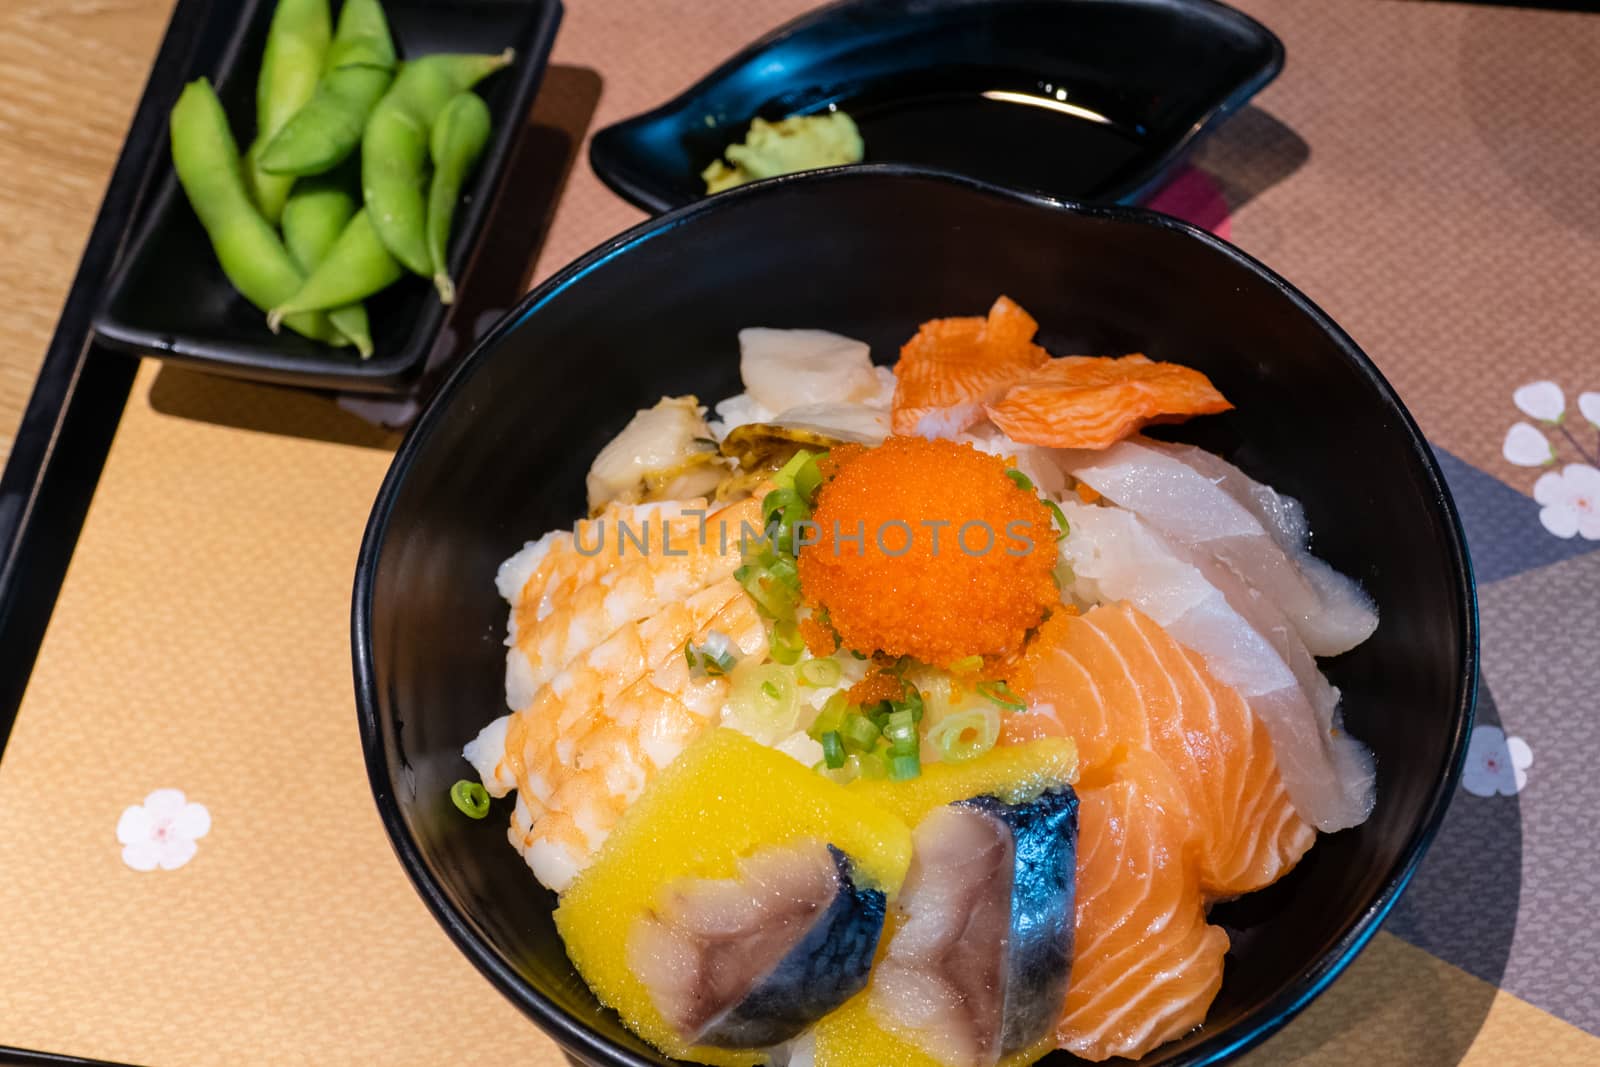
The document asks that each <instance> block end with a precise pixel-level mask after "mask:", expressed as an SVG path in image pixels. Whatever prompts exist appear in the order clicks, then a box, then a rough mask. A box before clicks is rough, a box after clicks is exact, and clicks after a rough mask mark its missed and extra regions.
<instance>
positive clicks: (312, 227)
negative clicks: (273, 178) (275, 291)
mask: <svg viewBox="0 0 1600 1067" xmlns="http://www.w3.org/2000/svg"><path fill="white" fill-rule="evenodd" d="M352 177H353V175H351V174H350V173H349V171H348V170H347V168H344V167H340V168H338V169H337V170H332V171H329V172H328V173H327V174H315V175H312V176H311V177H309V178H301V179H299V180H298V181H296V182H295V183H294V191H293V192H292V193H290V194H289V202H288V203H287V204H285V205H284V208H283V243H284V245H285V246H287V247H288V249H289V255H291V256H293V257H294V261H295V265H296V266H298V267H299V268H300V272H301V273H302V274H308V275H309V274H310V273H311V272H312V271H313V270H315V269H316V267H317V264H318V263H321V262H322V259H323V257H324V256H326V255H327V254H328V250H329V249H330V248H332V247H333V244H334V242H335V241H337V240H338V239H339V235H340V234H341V233H343V232H344V228H345V225H346V224H347V223H349V221H350V219H351V216H353V215H354V214H355V213H356V209H357V208H358V207H359V204H358V203H357V200H356V192H355V188H354V187H353V186H352V185H351V184H350V179H351V178H352Z"/></svg>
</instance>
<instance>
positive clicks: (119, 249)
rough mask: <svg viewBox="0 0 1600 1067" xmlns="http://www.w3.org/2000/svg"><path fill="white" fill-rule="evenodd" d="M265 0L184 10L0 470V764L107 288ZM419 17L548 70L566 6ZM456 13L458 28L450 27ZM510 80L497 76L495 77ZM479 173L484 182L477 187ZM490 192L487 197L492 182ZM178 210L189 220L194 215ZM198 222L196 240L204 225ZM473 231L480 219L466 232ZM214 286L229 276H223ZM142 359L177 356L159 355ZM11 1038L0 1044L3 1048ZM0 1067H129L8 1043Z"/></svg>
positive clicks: (77, 456) (69, 529) (116, 393)
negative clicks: (174, 142)
mask: <svg viewBox="0 0 1600 1067" xmlns="http://www.w3.org/2000/svg"><path fill="white" fill-rule="evenodd" d="M261 2H264V0H258V2H256V3H247V4H245V5H242V6H241V5H240V4H238V3H236V2H234V0H176V3H175V4H174V6H173V9H172V17H171V19H170V21H169V22H168V24H167V29H166V35H165V36H164V37H163V39H162V43H161V46H160V48H159V50H158V51H157V53H156V57H155V61H154V63H153V64H152V66H151V70H150V74H149V78H148V80H147V81H146V83H145V88H144V94H143V96H141V97H140V100H139V105H138V108H137V109H136V110H135V112H134V114H133V119H132V121H131V122H130V124H129V127H128V132H127V136H126V139H125V140H124V142H123V145H122V152H121V155H120V156H118V158H117V162H116V165H115V166H114V167H113V168H112V171H111V177H110V181H109V184H108V185H107V187H106V191H105V195H104V197H103V199H102V200H101V203H100V210H99V213H98V215H97V216H96V217H95V222H94V227H93V228H92V229H91V230H90V233H89V238H88V241H87V243H86V244H85V246H84V251H83V257H82V259H81V260H80V262H79V264H78V270H77V273H76V275H75V276H74V278H73V282H72V287H71V289H69V290H68V292H67V297H66V301H65V304H64V305H63V307H62V310H61V316H60V318H59V320H58V321H57V323H56V329H55V333H54V334H53V335H52V337H51V339H50V343H49V346H48V347H47V348H46V350H45V354H44V359H43V361H42V363H41V365H40V370H39V375H38V378H37V380H36V381H35V383H34V388H33V393H32V395H31V396H30V397H29V400H28V405H27V407H26V409H25V410H24V412H23V416H22V422H21V423H20V425H19V426H18V428H17V432H16V436H15V438H14V440H13V442H12V446H11V452H10V455H9V456H8V457H7V459H6V462H5V465H4V470H3V472H0V756H3V754H4V749H5V745H6V741H7V739H8V738H9V736H10V733H11V727H12V724H13V723H14V721H15V719H16V714H17V710H18V707H19V706H20V704H21V701H22V695H23V691H24V690H25V689H26V687H27V684H28V678H29V675H30V674H31V673H32V670H33V664H34V659H35V656H36V654H37V652H38V648H39V642H40V640H41V638H42V637H43V635H44V630H45V627H46V625H47V624H48V622H49V620H50V615H51V612H52V610H53V609H54V607H55V602H56V598H57V596H58V594H59V593H60V589H61V582H62V580H63V578H64V577H65V574H66V569H67V564H68V561H69V560H70V559H71V557H72V552H73V549H74V547H75V545H76V543H77V538H78V534H79V531H80V530H81V528H82V525H83V520H84V516H85V514H86V513H87V511H88V509H89V503H90V500H91V498H92V497H93V495H94V492H95V488H96V485H97V484H98V482H99V479H100V473H101V469H102V467H103V465H104V462H105V457H106V455H107V452H108V451H109V449H110V447H111V441H112V438H113V437H114V436H115V434H116V430H117V424H118V422H119V421H120V419H121V417H122V412H123V409H124V407H125V405H126V403H127V398H128V394H129V391H130V389H131V388H132V385H133V380H134V374H135V372H136V371H137V369H138V366H139V359H138V358H137V355H136V354H129V352H128V350H127V349H126V347H125V346H119V345H116V344H113V343H108V340H107V339H106V338H103V337H101V336H99V335H98V334H97V332H96V329H95V327H96V319H97V316H98V314H99V312H100V309H101V308H102V306H103V305H104V303H105V300H106V296H107V293H108V291H109V290H108V282H109V281H110V280H111V279H112V277H113V275H114V274H116V273H118V272H119V271H120V270H124V269H126V268H125V264H126V263H127V261H128V258H129V255H130V250H131V249H132V247H133V246H134V244H135V242H136V240H137V238H138V236H139V235H140V233H141V226H142V222H141V220H145V219H147V218H149V217H150V213H151V212H152V211H153V210H154V205H155V204H156V203H157V202H158V201H159V199H160V198H161V196H162V193H163V191H164V186H166V185H170V184H172V169H171V166H170V163H169V157H168V144H167V114H168V112H169V111H171V109H172V105H173V103H174V102H175V101H176V100H177V98H178V94H179V92H180V91H181V90H182V88H183V86H184V84H185V83H186V82H188V81H190V80H191V79H193V78H195V77H199V76H200V75H202V74H206V73H208V72H215V71H217V70H220V69H222V68H223V66H224V62H223V61H224V60H225V59H226V58H227V57H228V56H229V55H231V54H234V53H235V52H236V51H237V50H238V48H239V45H240V41H241V38H242V36H243V35H244V33H245V31H244V30H242V29H241V23H242V21H243V20H246V19H248V18H249V17H251V16H252V15H254V14H255V13H256V12H258V10H259V6H260V3H261ZM386 6H387V5H386ZM397 6H398V5H397ZM424 6H427V7H428V21H429V22H430V23H431V24H435V26H436V28H435V29H434V30H433V32H434V33H435V35H436V36H435V38H434V39H436V40H437V41H438V47H441V48H444V47H448V48H465V47H472V46H473V45H472V43H471V42H474V41H477V40H480V39H482V38H481V37H480V36H478V35H479V34H482V33H483V32H484V31H483V25H484V24H485V21H484V20H486V19H488V18H490V17H493V16H497V15H498V16H500V17H503V16H506V15H507V14H508V13H509V12H511V11H513V10H514V9H516V10H521V11H523V12H524V13H525V14H526V13H531V14H532V15H533V16H535V17H536V19H537V27H538V33H537V35H536V42H535V45H534V46H533V47H530V48H529V50H528V51H527V52H526V53H525V57H526V58H528V59H530V60H532V59H534V58H535V56H536V57H537V61H536V62H535V63H533V64H532V65H533V66H535V67H537V68H539V69H540V70H542V68H543V66H544V59H545V56H546V55H547V54H548V51H549V47H550V42H551V39H552V37H553V35H554V33H555V29H556V24H557V22H558V20H559V18H560V14H561V5H560V3H559V2H558V0H531V2H530V0H523V2H522V3H520V4H518V3H513V2H511V0H469V2H468V3H465V4H452V3H446V2H445V0H432V2H430V3H429V4H427V5H424V4H422V3H415V2H414V3H413V6H412V8H411V11H412V12H413V15H412V16H410V17H411V18H412V19H413V20H416V19H419V18H420V16H421V13H422V11H423V8H424ZM446 8H449V9H450V11H449V12H448V13H447V12H446V10H445V9H446ZM457 12H459V18H460V20H461V23H462V25H459V26H457V25H455V20H456V18H457ZM447 22H449V23H450V26H449V28H448V30H447V29H446V25H445V24H446V23H447ZM396 23H397V25H396V30H397V34H407V33H411V32H412V31H411V30H409V29H405V28H403V25H402V24H401V22H400V20H399V19H398V18H397V19H396ZM512 43H513V46H514V47H519V48H520V47H522V45H521V44H519V43H516V42H512ZM504 44H505V42H502V43H500V44H497V45H496V48H499V47H504ZM509 74H510V72H509V71H503V72H501V73H500V74H498V75H497V77H500V78H506V77H507V75H509ZM253 77H254V74H253V72H252V73H251V75H250V78H253ZM247 80H248V79H247ZM536 82H537V78H535V84H536ZM489 88H490V83H485V92H486V93H487V92H488V91H489ZM486 98H487V97H486ZM527 103H528V100H526V99H525V100H524V103H523V104H520V105H518V106H519V107H520V108H521V110H520V111H518V112H517V113H516V114H515V117H514V122H512V123H509V124H504V125H506V126H510V127H513V129H512V133H513V134H514V133H515V132H516V131H518V130H520V129H521V127H522V125H523V123H524V120H525V117H526V115H527V113H528V108H527V106H526V104H527ZM484 173H487V172H486V171H480V172H479V174H480V178H481V176H482V175H483V174H484ZM485 188H486V189H492V185H490V186H486V187H485ZM490 200H491V197H490V196H487V195H476V194H475V195H474V201H475V203H477V204H482V205H483V206H484V207H485V208H486V207H487V205H488V203H489V201H490ZM180 206H184V205H181V203H180ZM184 210H185V211H187V210H188V209H187V207H186V206H184ZM479 210H482V209H481V208H480V209H479ZM193 225H194V226H195V228H196V229H195V232H196V233H197V234H198V223H193ZM477 225H478V222H477V221H476V220H475V221H474V222H473V224H472V226H473V228H476V227H477ZM456 254H461V255H462V260H461V261H460V264H461V265H464V264H465V263H466V262H467V261H469V260H470V257H471V253H470V251H469V252H466V253H460V252H458V253H456ZM453 262H456V261H454V260H453ZM461 273H465V272H464V271H462V272H461ZM217 277H218V279H220V278H221V273H220V270H218V274H217ZM269 336H270V335H269ZM134 351H135V352H136V353H137V352H138V351H155V352H156V353H157V354H160V355H163V356H165V357H167V358H179V357H175V356H174V354H173V353H172V352H170V351H163V350H161V349H159V348H156V347H155V346H152V348H151V349H146V350H140V349H135V350H134ZM211 369H219V368H217V367H214V366H213V367H212V368H211ZM3 1039H4V1035H3V1034H0V1042H3ZM0 1064H38V1065H41V1067H42V1065H57V1067H63V1065H71V1067H132V1065H129V1064H117V1063H108V1062H106V1061H101V1060H90V1059H84V1058H81V1057H77V1056H72V1055H67V1054H61V1053H55V1052H46V1051H36V1050H28V1049H21V1048H15V1047H12V1046H9V1045H5V1044H3V1043H0Z"/></svg>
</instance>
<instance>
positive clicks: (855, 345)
mask: <svg viewBox="0 0 1600 1067" xmlns="http://www.w3.org/2000/svg"><path fill="white" fill-rule="evenodd" d="M739 376H740V377H741V378H743V379H744V387H745V389H746V391H748V392H749V394H750V398H751V399H752V400H754V401H755V402H756V403H757V404H760V405H761V406H762V407H764V408H766V409H767V410H768V411H779V412H781V411H787V410H788V409H790V408H793V407H799V406H800V405H802V404H828V403H832V404H841V403H861V402H864V401H867V400H870V399H872V398H874V397H876V396H877V395H878V392H879V380H878V375H877V373H876V372H875V371H874V370H873V367H872V350H871V349H870V348H868V347H867V345H866V344H864V343H862V342H861V341H856V340H853V339H851V338H849V337H843V336H841V335H839V334H836V333H829V332H828V331H826V330H773V329H767V328H765V327H759V326H758V327H751V328H749V329H744V330H740V331H739Z"/></svg>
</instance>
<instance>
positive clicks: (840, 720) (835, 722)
mask: <svg viewBox="0 0 1600 1067" xmlns="http://www.w3.org/2000/svg"><path fill="white" fill-rule="evenodd" d="M849 708H850V700H849V698H848V697H846V696H845V695H844V694H843V693H835V694H833V696H831V697H829V698H828V700H827V703H825V704H823V705H822V710H821V711H819V712H817V717H816V719H815V720H814V721H813V722H812V723H811V726H810V728H809V729H807V730H806V733H807V734H809V735H811V740H813V741H821V740H822V735H823V734H826V733H829V732H831V731H835V730H839V729H841V728H842V727H843V726H844V717H845V713H846V712H847V711H848V710H849Z"/></svg>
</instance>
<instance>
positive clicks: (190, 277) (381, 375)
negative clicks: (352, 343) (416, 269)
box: [95, 0, 561, 393]
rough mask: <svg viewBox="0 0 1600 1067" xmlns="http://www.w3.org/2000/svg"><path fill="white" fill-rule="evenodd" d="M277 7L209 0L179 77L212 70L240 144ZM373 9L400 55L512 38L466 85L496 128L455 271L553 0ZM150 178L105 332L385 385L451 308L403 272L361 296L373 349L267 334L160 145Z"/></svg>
mask: <svg viewBox="0 0 1600 1067" xmlns="http://www.w3.org/2000/svg"><path fill="white" fill-rule="evenodd" d="M276 6H277V5H276V4H275V3H274V2H273V0H245V2H244V3H243V4H231V3H229V4H213V5H211V7H210V9H209V10H208V11H207V12H206V14H205V19H206V24H205V27H204V29H203V30H202V32H201V33H200V35H199V43H198V44H197V45H196V46H195V49H194V53H193V54H192V55H191V56H190V58H189V75H188V77H190V78H199V77H209V78H210V79H211V81H212V83H213V84H214V85H215V86H216V88H217V95H218V96H219V97H220V98H221V100H222V104H223V106H224V107H225V108H227V111H228V118H229V121H230V122H231V124H232V126H233V130H234V135H235V139H236V140H238V141H239V142H240V150H241V151H243V150H244V149H245V148H246V147H248V146H249V137H250V134H251V133H252V132H253V131H254V129H255V96H256V77H257V74H258V72H259V71H260V68H261V52H262V49H263V47H264V46H265V42H266V38H267V27H268V24H269V23H270V22H271V20H272V13H273V10H274V9H275V8H276ZM336 6H337V5H336ZM383 8H384V12H385V14H386V15H387V16H388V18H389V27H390V30H391V31H392V32H393V34H394V40H395V45H396V47H397V48H398V49H399V51H400V56H401V58H402V59H414V58H416V57H417V56H421V55H427V54H429V53H433V52H500V51H503V50H505V49H506V48H514V49H515V50H516V59H515V60H514V61H513V63H512V64H511V66H509V67H507V68H506V69H505V70H502V71H497V72H496V73H495V74H493V75H491V76H490V77H489V78H487V79H485V80H484V81H483V83H482V84H481V85H479V86H478V87H477V90H476V91H477V92H478V93H479V95H481V96H482V97H483V99H484V102H485V103H487V104H488V105H489V112H490V115H491V116H492V119H493V127H492V131H493V132H492V133H491V134H490V138H489V143H488V145H487V146H486V147H485V149H484V153H483V158H482V159H481V160H480V161H479V164H478V167H477V169H476V171H474V173H473V174H472V175H471V176H469V177H468V179H467V182H466V184H465V186H464V187H463V196H464V201H463V203H462V204H461V206H460V207H458V208H457V210H456V216H455V223H454V225H453V227H452V233H451V238H450V247H449V249H448V257H449V261H450V270H451V273H452V274H453V275H454V276H455V277H456V278H460V277H461V276H462V275H463V274H465V272H466V268H467V265H468V264H469V263H470V262H471V261H472V257H473V255H474V253H475V251H476V249H477V247H478V244H479V242H480V240H481V238H482V236H483V227H484V223H485V222H486V221H487V219H488V212H489V206H490V205H491V203H492V202H493V200H494V195H495V190H496V188H497V187H498V186H499V184H500V180H501V178H503V177H504V175H505V172H506V169H507V164H508V163H509V162H510V160H511V150H512V148H513V147H514V146H515V144H516V138H517V136H518V134H520V133H521V130H522V124H523V120H524V119H525V118H526V117H527V114H528V109H529V107H531V106H532V104H533V96H534V93H535V91H536V90H537V89H538V87H539V81H540V79H541V78H542V77H543V76H544V68H545V62H546V60H547V59H548V58H549V55H550V46H551V44H552V43H553V42H554V40H555V34H556V27H557V26H558V25H559V24H560V22H561V2H560V0H448V2H443V0H384V5H383ZM174 100H175V98H174ZM168 106H170V103H169V105H168ZM146 182H147V185H148V188H147V189H146V191H145V195H144V197H143V200H142V203H141V206H140V209H139V211H140V218H139V221H138V222H137V223H136V224H135V225H136V233H137V236H135V237H134V239H133V241H132V244H131V246H130V247H129V249H128V251H127V252H126V253H125V254H124V255H123V256H122V257H121V259H120V261H119V263H118V264H117V269H116V273H115V274H114V275H113V276H112V278H111V281H110V283H109V285H108V287H107V290H106V296H105V299H104V302H103V304H102V306H101V309H100V312H99V315H98V316H97V317H96V319H95V329H96V331H97V332H98V334H99V336H100V337H101V339H102V340H104V341H106V342H107V343H108V344H111V345H114V346H115V347H118V348H122V349H125V350H128V351H131V352H135V353H138V354H141V355H155V356H159V357H160V358H162V359H165V360H170V361H172V362H176V363H183V364H186V365H188V366H192V367H196V368H198V369H200V370H205V371H210V372H212V373H216V374H226V375H230V376H232V377H237V378H252V379H256V380H259V381H268V382H278V383H280V384H284V385H300V386H311V387H316V388H323V389H341V390H345V391H349V392H362V393H395V392H404V391H405V390H406V389H408V388H409V387H410V386H411V385H412V384H413V383H414V379H415V378H416V375H417V372H418V371H420V369H421V367H422V364H423V362H424V361H425V360H426V359H427V356H428V354H429V353H430V352H431V351H432V350H433V347H434V343H435V341H436V340H437V339H438V335H439V329H440V327H441V326H443V325H444V322H445V315H446V312H447V311H448V309H447V308H445V307H444V306H443V305H442V304H440V303H439V301H438V299H437V298H436V297H435V296H434V293H433V286H432V285H431V284H430V283H429V282H428V280H427V279H425V278H419V277H416V276H413V275H410V274H408V275H406V276H405V277H404V278H401V279H400V280H399V281H398V282H396V283H395V284H394V285H392V286H390V287H389V288H388V289H385V290H384V291H383V292H381V293H379V294H378V295H377V296H375V297H373V298H372V299H371V300H369V301H368V302H367V307H368V310H369V311H370V313H371V319H372V340H373V349H374V351H373V355H372V357H371V358H370V359H362V358H360V356H358V355H357V354H356V352H355V350H354V349H353V348H348V347H346V348H332V347H330V346H328V345H323V344H318V343H317V342H315V341H309V340H307V339H306V338H304V337H301V336H300V335H298V334H296V333H293V332H292V331H289V330H284V331H283V332H282V333H278V334H274V333H272V332H271V331H270V330H268V329H267V324H266V314H265V313H264V312H262V311H259V310H258V309H257V308H255V307H254V306H252V305H251V304H250V303H249V301H247V300H245V298H244V297H242V296H240V295H239V294H238V293H237V292H236V291H235V290H234V288H233V286H232V284H230V283H229V281H228V279H227V277H226V276H225V275H224V274H223V273H222V268H221V267H220V266H219V265H218V264H217V257H216V255H215V254H214V253H213V252H212V250H211V243H210V241H209V240H207V238H206V234H205V230H203V229H202V228H201V226H200V220H199V219H198V218H196V217H195V214H194V211H193V209H191V208H190V207H189V202H188V200H187V199H186V198H185V197H184V195H183V190H182V189H181V188H180V187H179V185H178V176H177V174H176V173H174V172H173V169H172V162H171V153H170V152H168V151H167V150H166V149H165V148H164V147H163V150H162V152H161V154H160V156H159V157H158V158H157V160H156V162H155V165H154V166H153V168H152V173H151V174H150V175H149V176H147V179H146Z"/></svg>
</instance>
